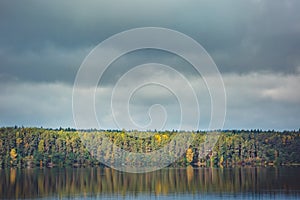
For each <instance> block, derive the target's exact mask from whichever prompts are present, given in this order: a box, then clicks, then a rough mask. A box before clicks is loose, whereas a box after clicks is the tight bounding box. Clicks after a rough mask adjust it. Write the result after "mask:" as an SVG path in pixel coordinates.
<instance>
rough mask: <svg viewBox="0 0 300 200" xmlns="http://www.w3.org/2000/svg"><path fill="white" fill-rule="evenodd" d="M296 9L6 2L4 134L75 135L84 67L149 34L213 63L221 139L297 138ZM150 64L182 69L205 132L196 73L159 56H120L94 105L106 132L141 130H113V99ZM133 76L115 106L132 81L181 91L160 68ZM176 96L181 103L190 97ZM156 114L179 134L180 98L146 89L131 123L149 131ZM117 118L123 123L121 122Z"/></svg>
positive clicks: (281, 4)
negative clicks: (123, 39) (13, 129)
mask: <svg viewBox="0 0 300 200" xmlns="http://www.w3.org/2000/svg"><path fill="white" fill-rule="evenodd" d="M299 9H300V1H298V0H248V1H240V0H226V1H225V0H224V1H220V0H207V1H204V0H189V1H181V0H178V1H177V0H165V1H161V0H151V1H141V0H132V1H77V0H72V1H71V0H69V1H55V0H54V1H38V0H36V1H14V0H2V1H0V94H1V95H0V126H13V125H18V126H22V125H23V126H38V127H40V126H43V127H53V128H56V127H75V124H74V121H73V114H72V90H73V84H74V81H75V77H76V74H77V71H78V70H79V68H80V65H81V63H82V62H83V60H84V58H85V57H86V56H87V55H88V53H89V52H90V51H91V50H92V49H93V48H94V47H95V46H96V45H98V44H99V43H100V42H102V41H103V40H105V39H107V38H109V37H110V36H112V35H114V34H117V33H119V32H122V31H125V30H128V29H132V28H138V27H149V26H151V27H164V28H169V29H173V30H176V31H180V32H182V33H184V34H186V35H188V36H190V37H191V38H193V39H194V40H196V41H197V42H198V43H199V44H201V45H202V46H203V47H204V48H205V49H206V51H207V52H208V53H209V54H210V56H211V57H212V58H213V60H214V62H215V63H216V65H217V67H218V69H219V71H220V73H221V75H222V78H223V81H224V86H225V89H226V96H227V112H226V119H225V123H224V129H278V130H284V129H299V128H300V92H299V91H300V12H299ZM174 42H176V41H174ZM151 62H156V63H163V64H165V65H169V66H173V67H174V68H176V66H177V68H178V69H179V68H180V67H182V71H185V72H186V73H184V74H185V76H186V78H187V80H189V81H190V83H191V84H192V85H193V86H195V88H196V93H197V94H196V95H197V96H198V97H200V99H201V100H200V105H199V107H200V113H201V118H200V123H199V128H200V129H206V128H207V125H208V123H209V120H210V117H211V116H210V109H209V107H210V106H211V104H210V99H209V98H210V97H209V93H208V92H207V91H206V90H205V84H203V81H202V79H201V77H200V78H198V79H197V78H195V76H194V75H193V73H189V72H192V71H191V70H187V69H188V68H190V67H191V66H189V64H188V63H186V62H185V61H184V60H182V59H180V58H177V56H176V55H173V54H169V53H167V52H161V51H157V50H156V51H155V50H145V51H137V52H132V53H130V54H128V55H124V56H122V57H121V58H120V59H118V60H117V61H116V62H114V63H113V64H112V66H111V68H109V70H107V72H106V74H105V76H104V77H103V80H102V82H103V83H102V85H99V88H98V89H97V95H96V106H95V107H96V109H97V111H96V112H97V117H98V121H99V123H100V126H101V128H105V129H110V128H126V129H130V128H135V127H131V126H130V125H129V124H126V120H124V121H123V122H120V123H121V124H122V123H123V124H122V127H118V126H117V125H116V124H115V122H114V120H113V118H112V116H111V115H110V114H109V111H108V109H110V106H111V105H110V96H109V94H110V93H109V92H107V91H111V90H112V89H113V87H114V85H115V84H116V82H117V81H118V80H119V78H120V77H121V76H122V74H124V73H125V72H126V71H127V70H130V68H131V67H134V66H136V65H140V64H143V63H151ZM178 66H180V67H178ZM134 74H135V76H134ZM134 74H133V75H132V76H131V79H128V80H129V81H128V84H124V85H122V87H124V88H123V89H122V90H119V94H120V93H122V92H123V93H124V95H117V99H116V102H123V101H125V96H126V91H127V89H126V86H128V87H129V86H130V85H132V84H135V83H136V82H132V81H130V80H134V81H139V79H148V78H154V79H157V80H165V81H168V80H169V82H170V83H171V82H172V84H173V85H174V87H177V88H180V87H181V83H180V82H179V79H177V78H174V77H176V76H175V75H174V74H173V75H174V76H173V75H172V76H170V74H167V72H164V70H162V71H159V70H156V69H155V68H154V67H152V68H151V67H149V68H147V69H145V70H141V71H139V72H136V73H134ZM176 84H177V85H176ZM87 90H89V88H87ZM179 93H182V94H183V95H184V93H185V89H184V87H182V90H181V91H179ZM182 94H181V95H182ZM122 96H124V99H123V98H122ZM157 104H160V105H161V106H163V107H164V108H163V109H162V108H161V107H159V106H154V107H152V108H153V109H152V111H153V110H154V111H155V110H157V113H158V114H155V112H154V114H153V116H152V117H153V119H152V120H155V119H154V118H157V119H158V122H157V123H158V124H159V123H160V122H162V121H163V122H165V123H166V124H165V126H164V127H163V129H177V128H178V123H180V117H179V116H180V109H179V108H178V102H177V101H176V95H175V96H174V94H172V92H170V91H168V90H167V89H164V88H162V87H158V86H149V87H148V86H147V87H144V88H142V89H141V90H140V91H137V92H136V94H135V96H133V97H132V99H131V102H130V108H131V109H132V110H131V114H132V118H133V120H134V121H135V122H136V123H140V124H141V125H142V126H145V125H147V124H148V123H149V116H148V111H149V108H151V106H153V105H157ZM117 108H118V106H116V107H115V109H117ZM150 110H151V109H150ZM152 111H151V112H152ZM162 111H164V113H163V114H162ZM116 112H117V111H116ZM119 114H120V113H119ZM119 118H120V119H122V118H123V119H124V116H123V115H122V113H121V114H120V116H119ZM191 120H192V119H191ZM186 123H189V122H186ZM160 125H161V124H160ZM83 128H93V127H88V125H87V126H86V127H83ZM148 128H156V127H155V126H153V127H152V126H150V127H148Z"/></svg>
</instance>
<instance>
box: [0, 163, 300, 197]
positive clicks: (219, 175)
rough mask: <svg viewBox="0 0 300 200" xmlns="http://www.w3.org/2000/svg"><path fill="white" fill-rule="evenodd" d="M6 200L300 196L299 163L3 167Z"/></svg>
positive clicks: (0, 190)
mask: <svg viewBox="0 0 300 200" xmlns="http://www.w3.org/2000/svg"><path fill="white" fill-rule="evenodd" d="M0 198H2V199H3V198H4V199H7V198H8V199H16V198H22V199H32V198H43V199H57V198H59V199H61V198H76V199H82V198H85V199H95V198H102V199H115V198H119V199H134V198H139V199H151V198H152V199H157V198H159V199H223V198H226V199H299V198H300V167H281V168H232V169H228V168H226V169H225V168H224V169H219V168H213V169H211V168H200V169H193V168H192V167H189V168H186V169H173V168H172V169H162V170H160V171H155V172H151V173H146V174H129V173H123V172H118V171H115V170H113V169H102V168H77V169H55V168H53V169H21V170H18V169H8V170H0Z"/></svg>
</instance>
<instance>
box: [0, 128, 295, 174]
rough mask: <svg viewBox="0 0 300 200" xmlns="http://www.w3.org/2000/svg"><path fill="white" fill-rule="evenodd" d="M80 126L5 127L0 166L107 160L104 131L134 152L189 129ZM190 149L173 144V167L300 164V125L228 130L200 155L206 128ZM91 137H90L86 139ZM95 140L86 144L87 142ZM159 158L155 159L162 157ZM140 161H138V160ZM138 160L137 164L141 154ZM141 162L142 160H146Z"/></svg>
mask: <svg viewBox="0 0 300 200" xmlns="http://www.w3.org/2000/svg"><path fill="white" fill-rule="evenodd" d="M133 132H134V131H125V130H75V129H70V128H67V129H63V128H59V129H45V128H27V127H26V128H24V127H17V126H15V127H2V128H0V167H1V168H9V167H14V168H15V167H17V168H23V167H43V168H44V167H86V166H100V167H105V165H104V164H103V163H101V162H99V159H97V157H96V156H95V155H96V154H97V153H98V155H99V151H100V150H102V151H103V149H105V148H103V145H105V141H104V140H103V138H104V137H103V136H105V138H107V139H108V140H109V141H110V142H111V143H112V144H114V145H115V146H117V147H120V148H121V149H124V150H126V151H130V152H140V153H148V152H152V151H154V150H157V149H160V148H162V147H164V146H165V145H166V144H169V143H170V141H171V140H172V139H173V138H174V137H176V136H181V135H182V136H183V137H180V138H184V131H183V132H181V131H159V132H156V131H153V132H137V133H136V134H143V135H145V136H147V137H136V136H134V134H132V133H133ZM191 135H192V142H191V144H190V146H189V148H187V149H182V148H175V147H169V149H167V151H168V152H169V153H170V155H180V157H179V159H177V160H176V161H175V162H172V164H170V165H169V166H171V167H185V166H189V165H192V166H203V167H231V166H237V165H238V166H245V165H252V166H266V165H272V166H273V165H275V166H278V165H297V164H299V163H300V154H299V152H300V131H299V130H297V131H296V130H294V131H282V132H279V131H274V130H269V131H262V130H223V131H221V133H220V137H218V141H217V142H216V144H215V145H214V146H213V148H211V149H209V150H208V151H207V152H206V153H205V156H199V154H200V152H201V148H202V144H203V143H204V141H205V136H206V135H207V132H205V131H195V132H191ZM87 138H88V139H87ZM85 140H86V141H92V142H93V144H90V145H89V148H86V145H87V143H85V142H83V141H85ZM114 154H115V151H114V150H113V149H112V148H111V147H108V148H107V149H106V151H105V153H104V154H101V156H103V159H104V160H105V161H106V163H110V162H114V159H113V158H114V157H116V156H117V155H114ZM163 159H168V157H161V158H160V159H156V160H152V161H151V162H153V163H154V164H155V163H159V162H163ZM134 162H135V163H134ZM134 162H133V164H135V165H138V164H139V162H140V161H139V160H136V161H134ZM141 165H142V163H141Z"/></svg>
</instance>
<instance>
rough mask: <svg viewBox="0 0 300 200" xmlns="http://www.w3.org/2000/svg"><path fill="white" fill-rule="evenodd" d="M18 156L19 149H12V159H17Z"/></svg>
mask: <svg viewBox="0 0 300 200" xmlns="http://www.w3.org/2000/svg"><path fill="white" fill-rule="evenodd" d="M17 156H18V154H17V151H16V150H15V149H11V150H10V158H11V159H12V160H16V158H17Z"/></svg>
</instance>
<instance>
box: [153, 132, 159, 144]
mask: <svg viewBox="0 0 300 200" xmlns="http://www.w3.org/2000/svg"><path fill="white" fill-rule="evenodd" d="M154 137H155V140H156V141H157V142H158V143H160V142H161V136H160V135H158V134H156V135H154Z"/></svg>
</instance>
